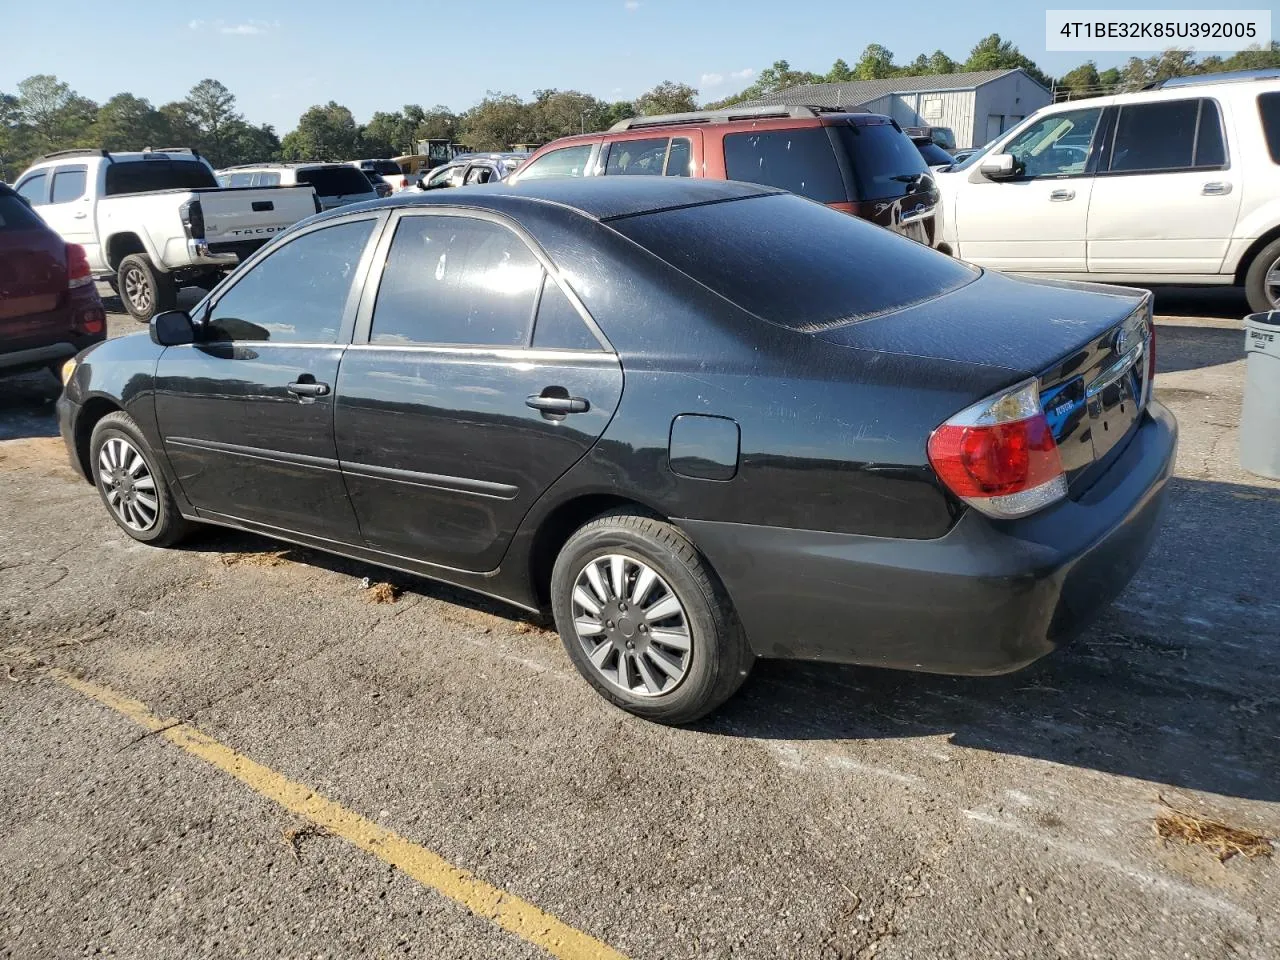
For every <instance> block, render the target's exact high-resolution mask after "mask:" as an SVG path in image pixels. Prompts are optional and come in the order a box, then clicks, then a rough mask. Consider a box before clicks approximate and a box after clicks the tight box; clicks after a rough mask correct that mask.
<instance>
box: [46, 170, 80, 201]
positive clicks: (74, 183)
mask: <svg viewBox="0 0 1280 960" xmlns="http://www.w3.org/2000/svg"><path fill="white" fill-rule="evenodd" d="M86 174H87V168H85V167H59V168H58V169H57V170H55V171H54V172H53V199H52V200H51V201H50V202H51V203H70V202H71V201H72V200H79V199H80V198H81V197H83V196H84V184H85V176H86Z"/></svg>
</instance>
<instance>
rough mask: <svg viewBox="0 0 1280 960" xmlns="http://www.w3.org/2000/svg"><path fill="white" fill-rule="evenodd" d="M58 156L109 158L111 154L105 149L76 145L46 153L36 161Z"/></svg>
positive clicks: (53, 158)
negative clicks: (72, 147)
mask: <svg viewBox="0 0 1280 960" xmlns="http://www.w3.org/2000/svg"><path fill="white" fill-rule="evenodd" d="M58 157H105V158H106V159H108V160H110V159H111V154H109V153H107V151H105V150H99V149H95V148H90V147H77V148H75V149H72V150H55V151H53V153H46V154H45V155H44V156H43V157H41V158H40V159H39V160H37V161H36V163H40V162H42V161H44V160H55V159H57V158H58Z"/></svg>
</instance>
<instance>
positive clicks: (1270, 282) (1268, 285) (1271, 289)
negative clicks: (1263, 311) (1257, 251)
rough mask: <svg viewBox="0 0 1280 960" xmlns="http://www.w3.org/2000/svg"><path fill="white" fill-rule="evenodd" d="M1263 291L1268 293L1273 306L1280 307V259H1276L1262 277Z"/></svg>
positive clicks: (1267, 295) (1268, 298)
mask: <svg viewBox="0 0 1280 960" xmlns="http://www.w3.org/2000/svg"><path fill="white" fill-rule="evenodd" d="M1262 292H1263V293H1264V294H1266V297H1267V300H1269V301H1270V302H1271V306H1273V307H1277V308H1280V260H1276V262H1275V263H1273V264H1271V266H1270V268H1269V269H1268V270H1267V275H1266V276H1265V277H1263V278H1262Z"/></svg>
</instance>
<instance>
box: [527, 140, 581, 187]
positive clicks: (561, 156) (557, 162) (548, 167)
mask: <svg viewBox="0 0 1280 960" xmlns="http://www.w3.org/2000/svg"><path fill="white" fill-rule="evenodd" d="M590 159H591V144H589V143H584V144H581V145H580V146H576V147H561V148H560V149H559V150H552V151H551V152H549V153H544V154H543V155H542V156H540V157H539V158H538V159H537V160H534V161H533V162H532V163H530V164H528V165H527V166H525V167H522V168H521V169H520V179H521V180H537V179H540V178H542V177H583V176H586V171H587V161H588V160H590Z"/></svg>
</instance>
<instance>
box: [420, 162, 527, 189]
mask: <svg viewBox="0 0 1280 960" xmlns="http://www.w3.org/2000/svg"><path fill="white" fill-rule="evenodd" d="M527 157H528V154H523V153H469V154H464V155H462V156H460V157H457V158H456V159H454V160H453V162H452V163H446V164H445V165H444V166H442V167H436V168H435V169H434V170H432V171H430V172H429V173H427V174H425V175H423V176H422V177H421V178H420V183H419V186H421V187H422V189H423V190H438V189H440V188H442V187H461V186H468V185H470V184H473V183H497V182H498V181H500V180H505V179H506V178H507V177H508V176H510V175H511V174H512V173H513V172H514V171H515V170H516V168H517V167H519V166H520V164H521V163H522V162H523V161H524V160H525V159H526V158H527Z"/></svg>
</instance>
